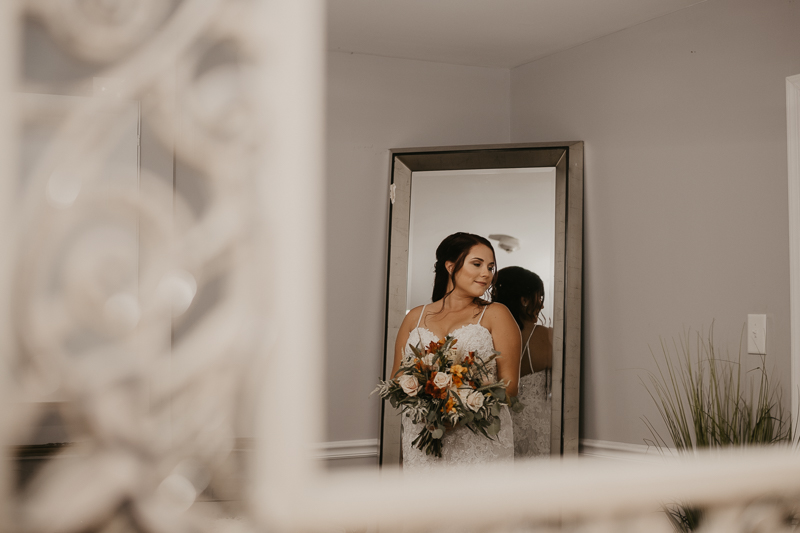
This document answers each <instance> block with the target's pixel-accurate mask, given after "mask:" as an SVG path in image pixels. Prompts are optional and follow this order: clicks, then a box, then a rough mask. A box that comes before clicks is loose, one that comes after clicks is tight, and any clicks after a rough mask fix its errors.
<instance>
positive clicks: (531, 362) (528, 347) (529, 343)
mask: <svg viewBox="0 0 800 533" xmlns="http://www.w3.org/2000/svg"><path fill="white" fill-rule="evenodd" d="M536 326H537V324H534V325H533V329H532V330H531V334H530V335H528V340H527V341H526V342H525V351H526V352H528V364H529V365H531V373H533V359H531V339H532V338H533V332H534V331H536Z"/></svg>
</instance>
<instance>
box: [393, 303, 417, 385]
mask: <svg viewBox="0 0 800 533" xmlns="http://www.w3.org/2000/svg"><path fill="white" fill-rule="evenodd" d="M421 312H422V307H415V308H414V309H412V310H411V311H409V312H408V313H407V314H406V317H405V318H404V319H403V323H402V324H400V329H399V330H398V331H397V339H396V340H395V342H394V364H393V365H392V373H391V375H390V376H389V377H392V378H393V377H394V375H395V373H397V371H398V370H399V369H400V362H401V361H402V360H403V352H404V351H405V349H406V345H407V344H408V334H409V333H411V330H412V329H414V327H415V326H416V325H417V320H418V319H419V314H420V313H421Z"/></svg>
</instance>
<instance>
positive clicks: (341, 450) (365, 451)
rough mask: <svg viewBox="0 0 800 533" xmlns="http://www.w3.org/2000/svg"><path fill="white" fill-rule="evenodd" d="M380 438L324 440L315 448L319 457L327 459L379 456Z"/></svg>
mask: <svg viewBox="0 0 800 533" xmlns="http://www.w3.org/2000/svg"><path fill="white" fill-rule="evenodd" d="M378 450H379V447H378V439H363V440H341V441H332V442H322V443H320V444H318V445H317V446H316V448H315V450H314V452H315V455H316V456H317V457H318V458H319V459H323V460H325V461H330V460H339V459H363V458H366V457H375V458H377V457H378Z"/></svg>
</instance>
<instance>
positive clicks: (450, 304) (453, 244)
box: [392, 233, 521, 470]
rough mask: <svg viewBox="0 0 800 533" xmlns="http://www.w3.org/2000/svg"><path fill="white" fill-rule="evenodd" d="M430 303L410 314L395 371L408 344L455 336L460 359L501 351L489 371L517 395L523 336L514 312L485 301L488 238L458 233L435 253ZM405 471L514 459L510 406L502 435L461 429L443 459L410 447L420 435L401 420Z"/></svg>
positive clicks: (451, 433) (490, 286)
mask: <svg viewBox="0 0 800 533" xmlns="http://www.w3.org/2000/svg"><path fill="white" fill-rule="evenodd" d="M434 272H435V275H434V282H433V295H432V298H431V300H432V303H430V304H427V305H424V306H420V307H415V308H414V309H412V310H411V311H409V313H408V314H407V315H406V317H405V319H404V320H403V323H402V324H401V326H400V330H399V332H398V334H397V341H396V343H395V355H394V367H393V368H392V375H393V376H394V375H395V374H396V373H397V370H398V368H399V367H400V362H401V360H402V358H403V357H404V356H408V355H410V354H411V353H412V352H411V349H410V348H409V345H410V344H413V345H415V346H416V345H420V344H421V345H422V346H427V345H428V344H429V343H430V342H432V341H437V340H440V339H443V338H444V337H445V336H447V335H451V336H453V337H455V338H456V339H458V342H457V343H456V345H455V348H456V351H457V359H459V360H460V359H461V358H463V357H464V356H465V355H467V354H468V353H469V352H471V351H474V352H475V355H476V357H482V358H488V357H489V356H491V355H492V353H493V350H497V351H498V352H500V356H498V357H497V358H496V359H495V360H494V361H492V362H490V363H489V364H488V365H487V367H488V369H489V371H490V374H492V375H491V377H492V378H498V379H502V380H503V381H505V382H506V383H507V385H508V386H507V389H506V392H507V394H509V395H510V396H516V394H517V383H518V381H519V356H520V342H521V339H520V334H519V330H518V328H517V325H516V323H515V322H514V318H513V317H512V315H511V313H510V312H509V311H508V309H506V307H505V306H504V305H502V304H497V303H491V302H489V301H487V300H485V299H483V296H484V295H487V294H488V295H490V296H491V295H492V294H493V293H494V285H495V278H496V276H497V274H496V272H497V270H496V267H495V257H494V248H493V247H492V244H491V243H490V242H489V241H488V240H487V239H485V238H483V237H480V236H478V235H473V234H471V233H455V234H453V235H450V236H449V237H447V238H445V239H444V240H443V241H442V242H441V244H439V247H438V248H437V249H436V264H435V266H434ZM402 424H403V433H402V450H403V468H404V469H406V470H415V469H424V468H427V467H431V466H434V465H440V464H444V465H469V464H479V463H486V462H492V461H511V460H513V458H514V439H513V430H512V426H511V415H510V414H509V410H508V408H507V407H505V406H504V407H503V408H502V409H501V411H500V432H499V433H498V434H497V437H496V438H495V439H493V440H489V439H487V438H486V437H484V436H483V435H477V434H475V433H473V432H472V431H471V430H470V429H469V428H466V427H463V426H457V427H455V428H452V429H448V430H447V431H446V432H445V435H444V437H443V438H442V457H441V458H437V457H435V456H433V455H426V454H425V452H423V451H421V450H419V449H417V448H416V447H414V446H413V445H412V441H413V440H414V438H415V437H416V436H417V434H418V433H419V431H420V429H421V428H420V427H418V426H417V425H415V424H414V423H413V422H412V421H411V419H410V418H408V417H406V416H403V417H402Z"/></svg>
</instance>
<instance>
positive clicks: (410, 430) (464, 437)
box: [402, 307, 514, 470]
mask: <svg viewBox="0 0 800 533" xmlns="http://www.w3.org/2000/svg"><path fill="white" fill-rule="evenodd" d="M485 311H486V309H485V308H484V312H485ZM424 314H425V308H424V307H423V308H422V313H420V320H421V319H422V316H424ZM482 318H483V313H481V316H480V318H479V319H478V322H477V323H475V324H467V325H466V326H461V327H460V328H458V329H456V330H455V331H453V332H451V333H450V335H451V336H453V337H455V338H456V339H458V342H457V343H456V345H455V346H456V352H457V360H459V361H460V360H461V358H463V357H464V356H465V355H467V354H469V352H475V354H476V356H480V357H488V356H489V355H491V354H492V352H493V350H494V343H493V342H492V334H491V333H490V332H489V330H488V329H486V328H485V327H483V326H482V325H481V324H480V321H481V319H482ZM438 340H439V338H438V337H437V336H436V335H434V334H433V333H432V332H431V331H429V330H428V329H426V328H424V327H421V326H420V323H419V322H417V327H416V328H414V329H412V330H411V333H410V334H409V336H408V343H409V344H415V345H416V344H417V343H418V342H421V343H422V346H427V345H428V344H430V343H431V342H433V341H438ZM411 354H412V352H411V348H409V347H408V346H406V349H405V355H406V356H408V355H411ZM487 368H488V370H489V373H490V375H491V379H493V380H496V379H497V364H496V361H490V362H489V364H488V365H487ZM402 425H403V437H402V441H403V469H404V470H424V469H426V468H431V467H433V466H435V465H448V466H452V465H474V464H481V463H488V462H493V461H513V460H514V437H513V429H512V426H511V415H510V413H509V410H508V408H507V407H506V406H503V407H502V408H501V410H500V432H499V433H498V434H497V436H496V437H495V438H494V439H492V440H490V439H487V438H486V437H484V436H483V435H479V434H475V433H473V432H472V431H471V430H470V429H469V428H466V427H463V426H458V427H456V428H455V429H451V430H448V431H447V432H446V433H445V435H444V437H442V457H435V456H433V455H426V454H425V452H424V451H422V450H419V449H417V448H416V447H414V446H413V445H412V444H411V443H412V442H413V441H414V439H415V438H416V437H417V435H418V434H419V432H420V429H421V426H419V425H416V424H414V423H413V422H412V421H411V419H410V418H409V417H407V416H405V415H403V416H402Z"/></svg>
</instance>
